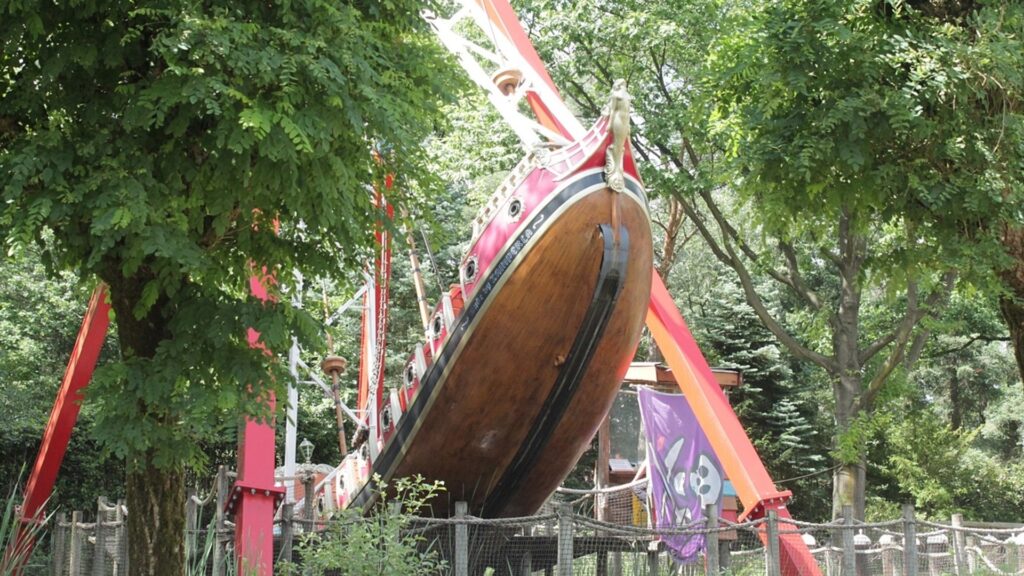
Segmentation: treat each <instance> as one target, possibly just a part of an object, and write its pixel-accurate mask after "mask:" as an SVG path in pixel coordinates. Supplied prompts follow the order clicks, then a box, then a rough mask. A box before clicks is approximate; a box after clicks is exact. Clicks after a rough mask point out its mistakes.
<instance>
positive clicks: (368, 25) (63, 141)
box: [0, 0, 455, 574]
mask: <svg viewBox="0 0 1024 576" xmlns="http://www.w3.org/2000/svg"><path fill="white" fill-rule="evenodd" d="M420 8H421V6H420V4H419V3H417V2H412V1H411V0H410V1H403V0H398V1H389V2H351V3H349V2H342V3H337V2H333V3H332V2H320V1H316V0H301V1H299V2H289V3H284V4H273V5H271V4H266V3H258V2H223V1H214V2H203V3H197V2H185V1H182V2H158V3H143V4H138V3H135V4H130V3H122V2H112V1H106V0H97V1H94V2H88V1H82V2H77V1H75V2H69V3H61V4H53V5H40V4H35V3H13V4H8V5H7V6H6V10H5V12H6V13H5V14H4V17H3V19H2V20H0V110H2V112H0V194H2V198H3V205H2V207H0V238H2V239H3V243H4V246H5V248H7V249H18V248H19V247H21V246H26V245H29V244H33V243H35V244H37V245H39V248H40V250H41V252H42V256H43V258H44V259H45V261H47V262H49V263H52V265H53V266H54V267H55V268H56V269H64V270H74V271H76V272H77V273H78V274H79V275H80V276H81V277H82V278H84V279H90V278H97V279H101V280H103V281H104V282H106V283H107V284H108V285H109V287H110V298H111V304H112V307H113V310H114V314H115V316H116V328H117V336H118V342H119V344H120V350H121V360H120V361H119V362H116V363H113V364H111V365H109V366H107V367H105V368H104V369H103V370H102V371H101V372H98V373H97V376H96V381H95V383H94V384H93V386H92V388H91V390H90V392H89V402H92V403H95V404H96V405H97V407H98V411H97V425H96V428H97V430H96V433H97V435H98V438H100V440H101V441H102V442H103V445H104V446H105V448H106V449H107V450H108V451H109V452H111V453H112V454H115V455H117V456H120V457H123V458H124V459H125V462H126V464H127V466H128V469H129V470H128V474H127V477H128V481H127V496H128V504H129V506H130V508H131V509H132V516H131V518H132V521H131V522H130V526H129V536H130V543H131V544H130V546H131V550H130V562H131V566H132V570H133V571H135V572H137V573H139V574H156V573H161V574H180V573H181V572H182V569H183V553H182V545H181V542H182V529H183V511H184V489H183V481H184V472H183V470H184V468H183V467H184V466H185V465H187V464H197V463H201V462H202V461H203V458H204V456H203V454H202V452H201V449H200V447H201V445H202V444H201V443H199V442H197V441H198V440H201V439H204V438H210V437H213V436H216V435H217V434H219V433H221V432H223V431H224V430H226V429H230V428H233V427H235V426H236V425H237V423H238V417H239V415H240V414H241V413H248V414H254V415H257V416H258V417H265V416H267V415H268V414H267V412H266V404H265V401H266V398H267V396H266V394H267V392H268V391H270V390H272V389H273V388H275V387H277V386H278V385H280V384H281V383H283V382H284V381H285V379H286V372H285V370H284V366H283V365H282V363H280V362H278V361H277V360H276V357H275V356H273V355H268V354H264V353H263V351H262V350H260V349H253V348H251V347H250V346H249V343H248V342H247V337H246V334H247V330H248V329H249V328H252V329H254V330H255V331H256V332H258V334H259V337H260V340H261V342H262V343H263V345H265V346H266V347H267V348H268V349H270V350H280V351H284V350H287V348H288V345H289V344H290V340H291V335H293V334H297V335H299V336H300V337H301V338H302V340H303V341H304V342H306V343H310V342H314V341H315V340H316V339H317V337H318V334H319V332H318V329H317V326H316V323H315V322H314V321H313V320H312V318H310V316H309V315H307V314H306V313H304V312H303V311H301V310H296V309H294V308H293V307H292V306H290V304H289V302H288V300H287V299H283V298H275V297H274V295H275V294H276V293H277V287H276V282H275V281H274V280H273V277H274V275H276V277H277V278H282V279H287V278H292V276H293V271H295V270H301V271H302V272H303V273H304V275H305V276H306V277H320V276H322V277H331V276H334V275H336V274H337V273H338V272H339V270H340V269H341V268H342V267H344V266H346V265H351V264H353V263H355V262H358V261H360V259H361V255H362V251H361V248H362V247H365V246H367V244H368V243H369V242H370V241H371V238H372V237H371V235H370V234H369V230H371V229H372V227H373V226H374V224H375V222H376V221H377V220H378V219H379V216H380V215H379V211H378V210H377V209H376V208H375V206H374V204H373V201H372V195H371V194H370V193H368V191H367V185H368V184H370V183H373V182H378V183H379V182H380V181H381V180H382V177H383V174H385V173H393V174H397V175H398V177H399V179H400V181H399V185H398V186H397V187H396V190H398V191H402V190H408V189H409V188H410V185H409V184H408V181H410V180H412V179H413V176H416V175H420V174H421V173H422V170H421V168H422V160H423V154H422V150H421V148H420V147H419V144H420V143H421V142H422V141H423V139H424V138H425V136H426V135H427V134H428V133H429V132H430V130H431V129H432V128H433V126H434V124H435V122H437V120H438V119H439V117H440V113H439V104H438V94H443V93H445V92H447V91H448V90H450V89H451V87H452V86H453V85H455V84H454V80H453V79H452V78H451V77H450V74H449V71H450V70H451V68H450V66H448V65H447V63H446V61H445V60H444V59H443V58H442V57H441V56H440V51H439V49H438V48H436V47H435V45H434V44H433V43H432V41H431V39H430V37H429V34H428V33H427V31H426V25H425V24H424V23H423V22H422V21H421V20H420V18H419V9H420ZM377 146H381V147H382V148H381V152H380V153H379V154H377V155H376V157H375V158H374V157H373V156H372V155H371V149H373V148H375V147H377ZM391 200H392V202H395V203H399V204H400V203H402V202H403V201H404V197H403V195H402V192H396V194H395V197H393V198H391ZM275 230H278V231H279V232H278V233H275ZM44 240H45V241H44ZM264 265H266V266H267V268H262V267H261V266H264ZM253 274H257V275H259V276H262V277H263V281H264V283H265V284H266V285H267V287H268V288H269V290H270V294H271V299H270V300H268V301H266V302H260V301H258V300H256V299H254V298H251V297H249V296H248V292H249V278H250V276H252V275H253ZM310 347H311V346H310Z"/></svg>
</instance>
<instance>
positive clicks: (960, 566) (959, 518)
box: [950, 514, 967, 576]
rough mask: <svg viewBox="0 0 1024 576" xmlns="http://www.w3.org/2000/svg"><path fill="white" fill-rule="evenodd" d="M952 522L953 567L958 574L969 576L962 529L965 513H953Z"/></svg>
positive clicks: (957, 575) (958, 575) (959, 575)
mask: <svg viewBox="0 0 1024 576" xmlns="http://www.w3.org/2000/svg"><path fill="white" fill-rule="evenodd" d="M950 524H952V526H953V530H952V532H953V569H954V570H955V571H956V576H967V562H965V561H964V560H965V558H966V555H965V548H966V546H964V533H963V532H962V531H961V530H960V529H961V528H963V526H964V515H963V514H953V517H952V519H951V520H950Z"/></svg>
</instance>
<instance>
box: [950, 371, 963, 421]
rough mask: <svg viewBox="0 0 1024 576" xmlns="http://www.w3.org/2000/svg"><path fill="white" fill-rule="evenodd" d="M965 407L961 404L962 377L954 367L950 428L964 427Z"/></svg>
mask: <svg viewBox="0 0 1024 576" xmlns="http://www.w3.org/2000/svg"><path fill="white" fill-rule="evenodd" d="M963 420H964V418H963V407H962V406H961V402H960V375H959V374H958V373H957V367H956V366H955V365H954V366H953V377H952V378H951V379H950V381H949V427H950V429H952V430H959V429H960V427H961V426H963Z"/></svg>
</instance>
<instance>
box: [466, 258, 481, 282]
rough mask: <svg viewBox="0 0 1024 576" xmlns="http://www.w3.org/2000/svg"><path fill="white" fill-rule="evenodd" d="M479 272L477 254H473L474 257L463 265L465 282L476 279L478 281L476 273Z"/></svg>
mask: <svg viewBox="0 0 1024 576" xmlns="http://www.w3.org/2000/svg"><path fill="white" fill-rule="evenodd" d="M477 272H478V270H477V263H476V256H473V257H471V258H469V260H466V263H465V264H463V265H462V278H463V281H464V282H474V281H476V273H477Z"/></svg>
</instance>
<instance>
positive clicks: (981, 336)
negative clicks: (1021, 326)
mask: <svg viewBox="0 0 1024 576" xmlns="http://www.w3.org/2000/svg"><path fill="white" fill-rule="evenodd" d="M1010 340H1011V338H1010V337H1009V336H985V335H984V334H975V335H974V336H971V337H970V338H969V339H968V340H967V342H965V343H963V344H961V345H959V346H954V347H952V348H946V349H945V350H941V351H939V352H934V353H932V354H928V355H927V356H925V358H941V357H943V356H945V355H947V354H952V353H954V352H959V351H961V350H966V349H967V348H969V347H970V346H971V345H972V344H974V343H975V342H1009V341H1010Z"/></svg>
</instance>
